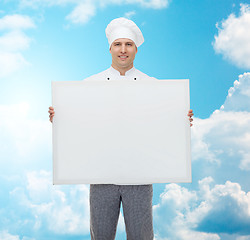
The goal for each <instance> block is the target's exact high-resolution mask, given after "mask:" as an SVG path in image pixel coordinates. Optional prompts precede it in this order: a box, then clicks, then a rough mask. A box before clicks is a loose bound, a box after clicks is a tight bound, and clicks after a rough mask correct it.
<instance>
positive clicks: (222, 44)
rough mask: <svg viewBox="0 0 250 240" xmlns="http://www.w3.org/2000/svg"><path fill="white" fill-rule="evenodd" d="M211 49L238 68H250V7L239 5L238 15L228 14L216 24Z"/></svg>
mask: <svg viewBox="0 0 250 240" xmlns="http://www.w3.org/2000/svg"><path fill="white" fill-rule="evenodd" d="M216 27H217V28H218V35H215V36H214V38H215V40H214V42H213V47H214V50H215V51H216V53H220V54H222V55H223V57H224V58H225V59H227V60H229V61H231V62H232V63H233V64H235V65H236V66H238V67H240V68H247V69H249V68H250V31H249V29H250V5H248V4H241V10H240V15H239V16H238V17H237V16H236V15H235V14H234V13H232V14H230V15H229V17H228V18H227V19H226V20H223V21H222V22H221V24H219V23H217V24H216Z"/></svg>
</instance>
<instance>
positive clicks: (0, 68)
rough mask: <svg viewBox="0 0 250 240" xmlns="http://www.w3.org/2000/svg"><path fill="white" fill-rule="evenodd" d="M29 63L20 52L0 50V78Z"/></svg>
mask: <svg viewBox="0 0 250 240" xmlns="http://www.w3.org/2000/svg"><path fill="white" fill-rule="evenodd" d="M27 65H29V63H28V62H27V61H26V60H25V59H24V57H23V56H22V54H21V53H8V52H2V53H1V52H0V78H2V77H6V76H8V75H9V74H11V73H13V72H16V71H17V70H18V69H20V68H22V67H24V66H27Z"/></svg>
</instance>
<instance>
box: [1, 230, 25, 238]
mask: <svg viewBox="0 0 250 240" xmlns="http://www.w3.org/2000/svg"><path fill="white" fill-rule="evenodd" d="M0 239H1V240H20V238H19V236H18V235H11V234H9V233H8V232H7V231H1V232H0Z"/></svg>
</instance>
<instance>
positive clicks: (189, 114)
mask: <svg viewBox="0 0 250 240" xmlns="http://www.w3.org/2000/svg"><path fill="white" fill-rule="evenodd" d="M188 116H189V121H190V127H192V126H193V124H192V123H191V122H192V121H193V118H192V117H193V116H194V114H193V110H192V109H190V110H189V111H188Z"/></svg>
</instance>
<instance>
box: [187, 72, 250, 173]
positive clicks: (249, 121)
mask: <svg viewBox="0 0 250 240" xmlns="http://www.w3.org/2000/svg"><path fill="white" fill-rule="evenodd" d="M249 89H250V73H244V74H242V75H240V76H239V80H236V81H235V82H234V86H233V87H231V88H230V89H229V91H228V96H227V98H226V100H225V102H224V104H223V105H222V106H221V108H220V110H216V111H214V112H213V114H212V115H211V116H210V117H209V118H207V119H198V118H195V121H194V122H195V124H194V127H193V129H192V159H193V160H200V161H201V160H207V161H208V162H211V163H212V162H213V163H216V164H221V163H225V162H227V161H228V160H229V159H231V165H232V166H234V167H236V168H240V169H241V170H246V171H249V170H250V158H249V156H250V94H249V92H250V91H249Z"/></svg>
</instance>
